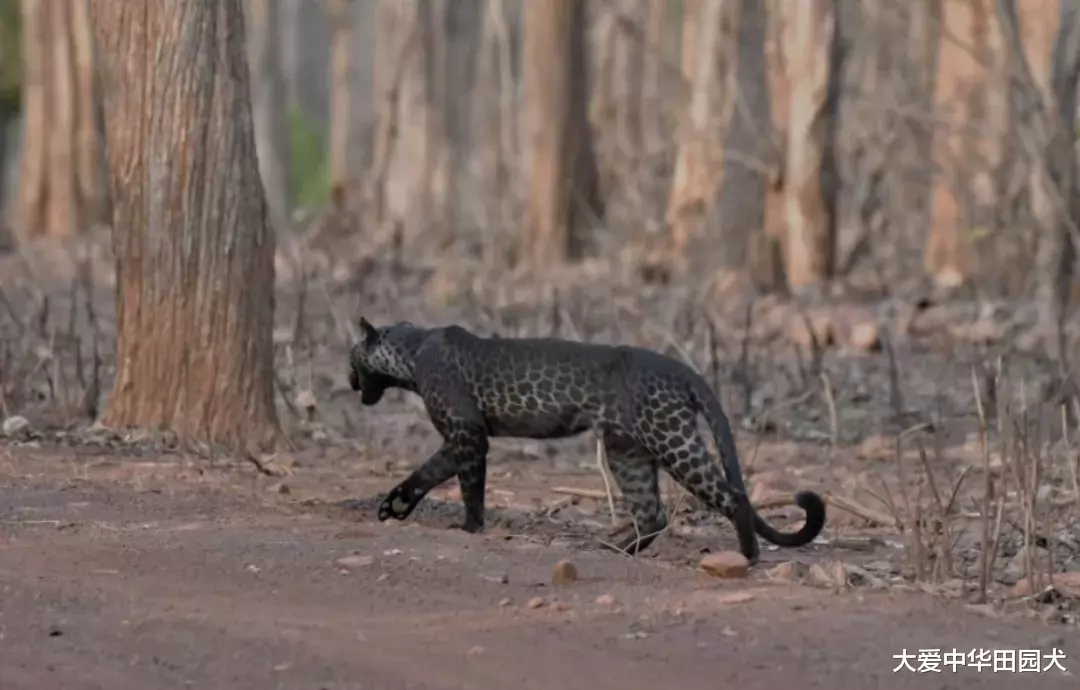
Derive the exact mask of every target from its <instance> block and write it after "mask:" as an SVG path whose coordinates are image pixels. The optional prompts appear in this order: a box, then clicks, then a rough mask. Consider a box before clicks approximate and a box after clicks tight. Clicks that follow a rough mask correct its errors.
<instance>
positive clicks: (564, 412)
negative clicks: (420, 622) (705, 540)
mask: <svg viewBox="0 0 1080 690" xmlns="http://www.w3.org/2000/svg"><path fill="white" fill-rule="evenodd" d="M360 326H361V331H362V335H361V339H360V342H358V343H356V344H355V345H354V346H353V348H352V351H351V354H350V357H349V364H350V373H349V382H350V384H351V385H352V388H353V390H357V391H361V396H362V397H361V400H362V402H363V403H364V404H365V405H374V404H376V403H377V402H379V400H380V399H381V398H382V395H383V393H384V392H385V391H386V389H388V388H404V389H406V390H410V391H413V392H414V393H417V394H419V395H420V397H421V398H423V400H424V405H425V406H426V408H427V411H428V414H429V415H430V417H431V421H432V423H433V424H434V426H435V428H436V430H438V432H439V433H440V434H441V435H442V437H443V445H442V447H441V448H439V450H438V451H437V452H436V453H435V454H434V455H433V456H432V457H431V458H429V459H428V460H427V461H426V462H425V463H424V464H423V465H421V466H420V467H419V468H418V469H417V470H416V471H414V472H413V473H412V474H411V475H410V476H409V477H408V478H406V479H405V480H404V481H403V482H401V483H400V484H399V485H397V486H396V487H394V488H393V489H392V490H391V491H390V493H389V495H388V496H387V497H386V499H385V500H384V501H383V503H382V505H380V507H379V520H386V519H387V518H390V517H393V518H396V519H398V520H403V519H405V518H406V517H408V516H409V514H410V513H411V512H412V511H413V509H414V508H415V507H416V505H417V504H418V503H419V502H420V500H421V499H422V498H423V497H424V496H425V495H426V494H427V493H428V492H429V491H430V490H431V489H432V488H434V487H436V486H438V485H439V484H442V483H443V482H445V481H446V480H448V479H450V478H451V477H453V476H457V478H458V482H459V484H460V486H461V497H462V501H463V503H464V504H465V522H464V524H463V525H462V528H463V529H465V530H467V531H469V532H479V531H481V530H482V529H483V526H484V482H485V474H486V465H487V451H488V438H490V437H492V436H506V437H517V438H533V439H552V438H564V437H567V436H573V435H576V434H579V433H581V432H584V431H588V430H590V429H591V430H595V431H596V432H597V433H599V434H600V436H601V438H602V439H603V442H604V446H605V449H606V451H607V456H608V465H609V468H610V470H611V473H612V475H613V476H614V478H615V482H616V483H617V484H618V486H619V489H620V490H621V491H622V494H623V497H624V498H625V500H626V502H627V505H628V507H629V509H630V513H631V515H632V516H633V517H634V520H635V522H636V525H635V529H634V533H633V534H630V535H629V536H627V537H626V538H625V539H623V540H621V541H620V542H619V543H618V544H617V547H618V548H619V549H620V550H623V551H628V552H631V553H637V552H638V551H640V550H641V549H644V548H646V547H647V546H648V545H649V544H650V543H652V541H653V540H654V539H655V538H656V535H657V534H658V533H659V532H660V531H661V530H663V528H664V527H665V525H666V524H667V517H666V515H665V513H664V508H663V505H662V504H661V502H660V491H659V470H660V469H663V470H665V471H666V472H667V473H668V474H670V475H671V476H672V477H674V478H675V480H676V481H677V482H678V483H679V484H681V485H682V486H683V487H685V488H686V490H687V491H689V492H690V493H691V494H693V495H694V496H696V497H697V498H698V499H699V500H701V501H702V502H703V503H705V504H706V505H708V506H710V507H712V508H713V509H715V510H718V511H720V512H721V513H723V514H724V515H725V516H727V517H728V518H729V519H730V520H731V521H732V523H733V524H734V525H735V529H736V532H737V534H738V538H739V548H740V550H741V551H742V553H743V555H745V556H746V557H747V558H748V559H749V560H750V562H751V563H753V562H756V561H757V558H758V543H757V538H756V537H755V532H756V533H757V534H759V535H761V536H762V537H764V538H765V539H767V540H768V541H770V542H772V543H774V544H777V545H780V546H789V547H793V546H802V545H804V544H807V543H809V542H810V541H812V540H813V539H814V538H815V537H816V536H817V535H818V534H819V533H820V532H821V530H822V528H823V527H824V525H825V504H824V502H823V501H822V500H821V497H820V496H818V495H817V494H815V493H813V492H810V491H800V492H798V493H797V494H796V503H797V504H798V505H799V506H800V507H801V508H802V509H803V510H804V511H805V512H806V520H805V524H804V525H803V527H802V529H800V530H799V531H798V532H795V533H785V532H779V531H777V530H776V529H774V528H773V527H771V526H770V525H769V524H768V523H766V522H765V521H764V520H763V519H762V518H761V517H760V516H759V515H758V514H757V512H756V511H755V510H754V508H753V506H752V505H751V504H750V501H749V499H748V497H747V494H746V486H745V484H744V482H743V478H742V472H741V470H740V469H739V459H738V456H737V455H736V452H735V442H734V439H733V438H732V435H731V429H730V426H729V424H728V420H727V417H726V415H725V414H724V411H723V409H722V408H721V406H720V402H719V400H717V398H716V396H715V395H714V394H713V392H712V390H711V389H710V388H709V386H708V385H707V384H706V383H705V381H704V380H703V379H702V378H701V376H699V375H698V374H697V373H696V372H695V371H694V370H692V369H691V368H690V367H688V366H686V365H685V364H683V363H681V362H678V361H676V360H674V359H671V358H669V357H666V356H664V355H661V354H658V353H656V352H653V351H651V350H646V349H642V348H637V347H627V346H611V345H599V344H590V343H576V342H569V341H565V340H555V339H539V338H538V339H512V338H481V337H478V336H476V335H474V334H472V333H470V332H468V331H466V330H465V329H464V328H461V327H459V326H448V327H445V328H432V329H424V328H419V327H417V326H414V325H412V324H410V323H398V324H394V325H392V326H386V327H383V328H376V327H374V326H372V325H371V324H370V323H368V322H367V320H366V319H361V320H360ZM698 414H702V415H704V416H705V418H706V419H707V420H708V422H709V427H710V429H711V430H712V433H713V435H714V437H715V439H716V443H717V446H718V447H719V449H720V454H721V464H717V463H715V462H714V461H713V459H712V457H711V456H710V454H709V451H708V448H707V446H706V443H705V439H704V438H702V436H701V434H700V432H699V431H698V428H697V416H698Z"/></svg>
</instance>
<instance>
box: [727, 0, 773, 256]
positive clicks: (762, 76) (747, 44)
mask: <svg viewBox="0 0 1080 690" xmlns="http://www.w3.org/2000/svg"><path fill="white" fill-rule="evenodd" d="M737 14H738V20H737V21H738V23H737V27H738V29H737V31H738V34H737V35H738V41H737V44H736V45H737V48H736V51H735V60H734V62H735V65H734V74H735V76H734V78H733V79H731V80H730V83H731V84H732V86H734V89H733V90H732V93H731V95H730V96H729V98H730V100H732V101H734V105H733V108H732V115H731V125H730V127H729V128H728V132H727V139H726V141H725V143H724V174H723V179H724V183H723V185H721V188H720V190H719V195H718V200H717V206H718V208H719V211H720V213H719V219H718V222H719V230H720V231H719V234H718V236H719V238H720V245H719V259H720V261H719V263H720V266H721V267H723V268H724V269H727V270H731V271H740V270H742V269H744V268H745V267H746V265H747V259H748V246H749V240H750V237H751V236H752V235H754V234H757V233H763V232H764V229H765V189H766V185H767V184H768V181H769V178H770V177H771V176H772V175H771V171H772V169H773V167H774V165H773V161H774V160H775V158H776V153H777V152H776V151H775V149H774V146H773V140H772V135H773V131H772V130H773V128H772V112H771V110H772V109H771V108H770V103H769V101H770V98H769V80H768V75H767V63H766V61H765V34H766V29H767V25H768V17H767V16H766V14H765V7H764V6H763V4H762V3H761V2H760V0H740V2H739V7H738V11H737Z"/></svg>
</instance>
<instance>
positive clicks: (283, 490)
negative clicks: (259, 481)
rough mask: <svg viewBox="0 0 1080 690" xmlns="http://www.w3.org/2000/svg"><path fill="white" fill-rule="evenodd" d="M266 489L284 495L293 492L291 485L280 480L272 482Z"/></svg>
mask: <svg viewBox="0 0 1080 690" xmlns="http://www.w3.org/2000/svg"><path fill="white" fill-rule="evenodd" d="M266 490H267V491H269V492H270V493H276V494H282V495H286V494H289V493H292V489H290V488H289V485H288V484H286V483H285V482H278V483H276V484H271V485H270V486H268V487H266Z"/></svg>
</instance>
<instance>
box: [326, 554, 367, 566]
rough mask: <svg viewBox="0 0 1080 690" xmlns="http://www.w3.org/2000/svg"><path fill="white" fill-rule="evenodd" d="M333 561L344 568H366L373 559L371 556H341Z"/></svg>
mask: <svg viewBox="0 0 1080 690" xmlns="http://www.w3.org/2000/svg"><path fill="white" fill-rule="evenodd" d="M334 562H335V563H337V564H338V565H341V566H345V567H346V568H366V567H367V566H369V565H371V564H372V563H374V562H375V559H374V558H373V557H371V556H342V557H341V558H339V559H337V560H336V561H334Z"/></svg>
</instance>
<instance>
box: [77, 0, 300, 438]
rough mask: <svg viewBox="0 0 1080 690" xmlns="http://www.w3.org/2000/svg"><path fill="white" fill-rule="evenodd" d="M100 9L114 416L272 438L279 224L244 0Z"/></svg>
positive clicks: (183, 0)
mask: <svg viewBox="0 0 1080 690" xmlns="http://www.w3.org/2000/svg"><path fill="white" fill-rule="evenodd" d="M91 8H92V10H91V11H92V17H93V26H94V30H95V35H96V38H97V45H98V46H99V48H100V54H101V66H102V75H103V87H104V89H103V93H104V105H105V129H106V138H107V141H108V151H109V163H110V165H109V185H110V188H111V190H112V194H113V196H114V199H115V204H116V205H115V209H114V213H113V251H114V252H115V255H116V259H117V325H116V340H117V345H116V347H117V353H116V361H117V372H116V383H115V387H114V390H113V393H112V396H111V398H110V400H109V403H108V406H107V408H106V410H105V414H104V419H103V421H104V423H105V424H107V425H109V426H112V427H142V428H152V427H159V428H165V429H171V430H174V431H175V432H177V433H178V434H180V435H181V436H185V437H194V438H197V439H201V440H203V441H206V442H222V443H226V444H229V445H232V446H234V447H239V448H243V449H246V450H253V449H254V448H256V447H265V446H268V445H270V444H272V443H273V442H274V441H276V440H277V439H278V438H279V435H280V428H279V426H278V420H277V413H276V410H275V408H274V398H273V393H274V383H273V382H274V371H273V368H274V346H273V341H272V329H273V317H274V263H273V257H274V235H273V232H272V230H271V228H270V225H269V222H268V218H267V215H268V209H267V205H266V200H265V196H264V193H263V186H262V184H261V181H260V178H259V170H258V162H257V158H256V153H255V136H254V133H253V131H252V129H253V125H252V114H251V103H250V99H249V93H250V91H249V85H248V81H249V75H248V66H247V60H246V56H245V45H244V21H243V11H242V7H241V0H173V2H170V3H160V2H149V1H146V2H142V3H135V2H115V1H114V0H92V5H91ZM148 55H153V56H154V59H152V60H151V59H147V56H148Z"/></svg>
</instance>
